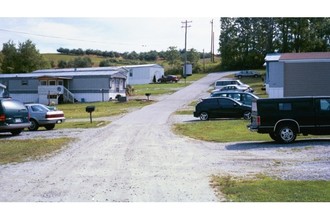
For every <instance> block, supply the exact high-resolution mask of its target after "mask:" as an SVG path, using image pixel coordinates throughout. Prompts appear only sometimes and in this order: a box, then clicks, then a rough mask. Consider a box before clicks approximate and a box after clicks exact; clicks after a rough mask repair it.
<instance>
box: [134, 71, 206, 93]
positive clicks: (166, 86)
mask: <svg viewBox="0 0 330 220" xmlns="http://www.w3.org/2000/svg"><path fill="white" fill-rule="evenodd" d="M204 76H206V74H202V73H196V74H192V75H191V76H189V77H187V78H186V79H183V78H182V79H180V81H179V82H177V83H151V84H142V85H133V88H134V94H133V97H134V96H145V94H146V93H150V94H151V97H152V96H153V95H164V94H172V93H174V92H176V91H178V90H179V89H181V88H183V87H186V86H188V85H190V84H191V83H193V82H195V81H197V80H199V79H201V78H203V77H204Z"/></svg>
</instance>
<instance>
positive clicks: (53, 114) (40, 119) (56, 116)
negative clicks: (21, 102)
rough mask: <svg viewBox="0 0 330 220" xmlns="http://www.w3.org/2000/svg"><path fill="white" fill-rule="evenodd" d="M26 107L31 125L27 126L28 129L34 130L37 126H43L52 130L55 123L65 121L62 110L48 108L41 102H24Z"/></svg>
mask: <svg viewBox="0 0 330 220" xmlns="http://www.w3.org/2000/svg"><path fill="white" fill-rule="evenodd" d="M25 106H26V108H27V109H28V111H29V114H30V122H31V125H30V126H29V127H28V129H29V130H30V131H36V130H38V128H39V127H45V128H46V129H47V130H52V129H54V127H55V124H58V123H63V122H64V121H65V117H64V113H63V111H59V110H56V109H54V108H48V107H47V106H46V105H43V104H37V103H35V104H26V105H25Z"/></svg>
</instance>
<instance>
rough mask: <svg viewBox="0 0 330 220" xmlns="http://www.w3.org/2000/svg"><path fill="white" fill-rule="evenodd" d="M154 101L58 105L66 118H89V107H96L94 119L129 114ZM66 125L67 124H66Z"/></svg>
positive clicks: (93, 113) (93, 114)
mask: <svg viewBox="0 0 330 220" xmlns="http://www.w3.org/2000/svg"><path fill="white" fill-rule="evenodd" d="M152 103H153V102H152V101H144V100H142V101H141V100H129V101H128V102H116V101H112V102H93V103H72V104H60V105H57V108H58V109H59V110H62V111H63V112H64V115H65V118H67V119H77V118H89V113H88V112H86V107H87V106H91V105H93V106H95V111H94V112H92V117H93V118H99V117H108V116H114V115H120V114H123V113H127V112H129V110H130V109H134V108H142V107H144V106H146V105H150V104H152ZM65 123H66V122H65Z"/></svg>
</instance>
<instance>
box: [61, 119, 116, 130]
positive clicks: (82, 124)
mask: <svg viewBox="0 0 330 220" xmlns="http://www.w3.org/2000/svg"><path fill="white" fill-rule="evenodd" d="M110 123H111V122H110V121H95V120H92V123H90V121H73V122H64V123H61V124H57V125H56V129H66V128H99V127H104V126H106V125H108V124H110Z"/></svg>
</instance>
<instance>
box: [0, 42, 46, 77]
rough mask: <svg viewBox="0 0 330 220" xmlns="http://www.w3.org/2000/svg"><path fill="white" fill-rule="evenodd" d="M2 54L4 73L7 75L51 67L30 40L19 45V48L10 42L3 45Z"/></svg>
mask: <svg viewBox="0 0 330 220" xmlns="http://www.w3.org/2000/svg"><path fill="white" fill-rule="evenodd" d="M2 54H3V56H4V58H3V62H2V71H3V72H5V73H28V72H32V71H35V70H37V69H43V68H49V67H50V64H49V63H48V62H47V61H46V60H44V58H43V57H42V55H41V54H40V53H39V51H38V50H37V49H36V47H35V44H33V43H32V41H30V40H27V41H25V42H23V43H19V45H18V48H16V45H15V44H14V43H13V42H12V41H8V43H4V44H3V48H2Z"/></svg>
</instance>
